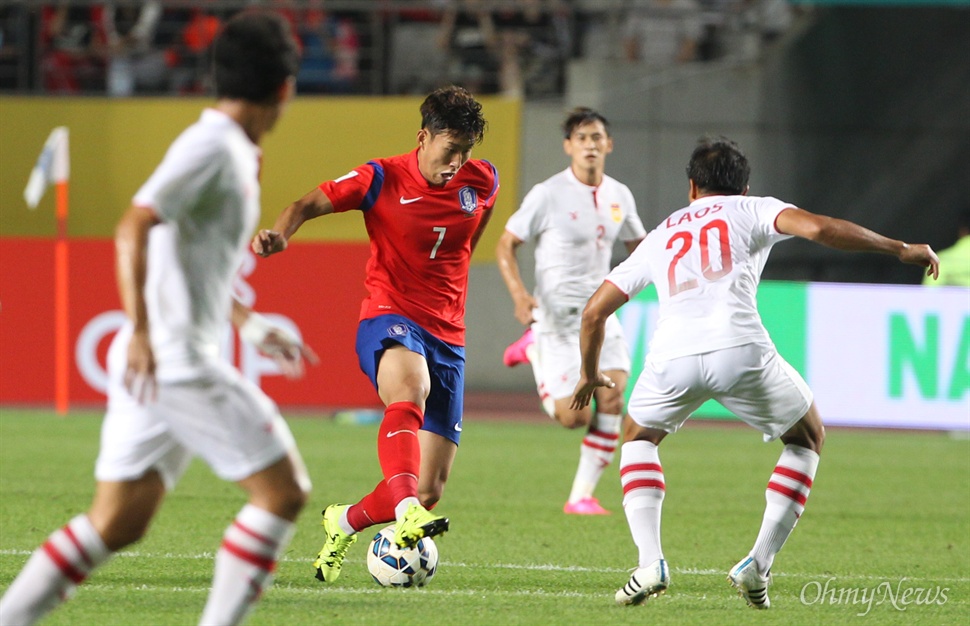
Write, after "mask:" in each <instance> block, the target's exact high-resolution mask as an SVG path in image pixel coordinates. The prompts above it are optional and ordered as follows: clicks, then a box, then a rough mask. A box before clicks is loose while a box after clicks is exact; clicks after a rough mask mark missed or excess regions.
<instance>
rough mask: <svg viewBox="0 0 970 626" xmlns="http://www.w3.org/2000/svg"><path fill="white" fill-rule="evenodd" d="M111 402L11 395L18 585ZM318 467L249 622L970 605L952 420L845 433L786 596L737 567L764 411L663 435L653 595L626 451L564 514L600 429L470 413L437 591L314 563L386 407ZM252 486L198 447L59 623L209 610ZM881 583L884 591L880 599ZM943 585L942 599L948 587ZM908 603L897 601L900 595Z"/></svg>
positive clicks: (822, 612) (341, 435)
mask: <svg viewBox="0 0 970 626" xmlns="http://www.w3.org/2000/svg"><path fill="white" fill-rule="evenodd" d="M99 426H100V415H99V414H91V413H77V414H73V415H72V416H71V417H70V418H67V419H59V418H56V417H54V416H53V415H52V414H50V413H46V412H40V411H20V410H11V409H3V410H0V589H3V588H6V586H7V585H8V584H9V583H10V581H11V580H12V579H13V577H14V576H15V575H16V573H17V571H18V570H19V569H20V567H21V566H22V565H23V563H24V562H25V561H26V559H27V557H28V555H29V553H30V552H31V551H32V550H33V549H34V548H35V547H36V546H37V545H39V544H40V543H41V542H43V540H44V539H45V538H46V536H47V535H48V534H49V533H50V532H51V531H52V530H54V529H55V528H57V527H59V526H61V525H63V524H64V523H65V522H66V521H67V520H68V519H69V518H70V517H72V516H73V515H74V514H76V513H77V512H79V511H82V510H84V509H85V508H86V507H87V505H88V503H89V499H90V496H91V489H92V485H93V482H92V480H93V479H92V471H93V462H94V458H95V455H96V454H97V444H98V430H99ZM291 426H292V429H293V432H294V434H295V435H296V438H297V441H298V442H299V444H300V448H301V450H302V452H303V455H304V457H305V459H306V461H307V464H308V466H309V468H310V471H311V474H312V477H313V479H314V495H313V497H312V502H311V505H310V507H309V508H308V509H307V511H306V512H305V513H304V515H303V516H302V517H301V519H300V521H299V530H298V533H297V535H296V538H295V539H294V541H293V543H292V544H291V546H290V549H289V550H288V551H287V553H286V555H285V556H284V558H283V559H282V560H281V562H280V566H279V570H278V575H277V581H276V585H274V587H273V588H272V589H271V590H270V591H269V592H267V594H266V596H265V597H264V599H263V601H262V603H261V604H260V606H259V608H258V609H257V611H256V612H255V613H254V614H253V615H252V617H251V618H250V620H249V623H250V624H279V625H299V624H317V623H328V624H374V625H378V624H394V625H395V626H397V625H406V624H420V625H430V624H445V625H451V624H456V625H457V624H461V625H473V624H489V625H491V624H496V625H500V624H610V625H611V626H612V625H622V624H650V625H651V626H654V625H663V624H785V625H792V624H866V625H869V624H961V625H965V624H967V623H970V441H968V440H966V439H953V438H950V437H948V436H947V435H943V434H934V433H910V434H904V433H886V432H868V431H859V430H830V432H829V436H828V440H827V443H826V449H825V451H824V454H823V457H822V462H821V465H820V467H819V472H818V476H817V479H816V483H815V488H814V490H813V492H812V496H811V498H810V499H809V502H808V507H807V509H806V512H805V514H804V515H803V517H802V519H801V521H800V523H799V526H798V528H797V529H796V530H795V533H794V534H793V535H792V538H791V539H790V540H789V542H788V544H787V545H786V546H785V549H784V550H783V551H782V552H781V554H780V555H779V556H778V558H777V559H776V561H775V567H774V585H773V586H772V587H771V600H772V608H771V610H770V611H766V612H756V611H753V610H751V609H748V608H747V607H746V606H745V605H744V602H743V601H742V600H740V599H739V598H738V597H737V596H736V595H735V593H734V591H733V590H732V589H731V587H730V586H729V585H728V583H727V582H725V574H726V571H727V569H728V568H729V567H730V566H731V565H733V564H734V563H735V562H736V561H737V560H738V559H740V558H741V557H742V556H744V555H745V554H746V553H747V551H748V549H749V548H750V546H751V543H752V542H753V540H754V537H755V534H756V533H757V529H758V525H759V523H760V518H761V513H762V508H763V506H764V487H765V484H766V483H767V480H768V476H769V474H770V472H771V469H772V468H773V467H774V463H775V461H776V460H777V458H778V454H779V453H780V445H779V444H777V443H775V444H771V445H765V444H762V443H761V441H760V435H758V434H757V433H755V432H754V431H752V430H748V429H744V428H737V427H729V426H709V425H703V424H701V423H699V422H698V423H688V425H687V427H686V428H685V429H684V430H683V431H681V432H680V433H678V434H677V435H676V436H673V437H670V438H668V439H667V441H665V442H664V444H663V446H662V447H661V458H662V460H663V463H664V472H665V476H666V481H667V490H668V491H667V497H666V500H665V503H664V521H663V540H664V551H665V556H666V558H667V560H668V562H669V563H670V567H671V579H672V585H671V587H670V589H669V591H668V593H667V595H666V596H664V597H661V598H659V599H657V600H653V601H650V602H648V603H647V604H646V605H645V606H642V607H632V608H626V607H624V608H621V607H617V606H615V605H614V604H613V593H614V591H615V590H616V589H617V588H618V587H619V586H621V585H622V584H623V583H624V582H626V579H627V577H628V570H629V569H630V568H632V567H634V566H635V565H636V551H635V548H634V546H633V543H632V541H631V539H630V536H629V531H628V529H627V527H626V522H625V518H624V517H623V515H622V512H621V507H620V489H619V480H618V478H617V470H616V467H615V466H613V467H611V468H609V469H608V470H607V474H606V476H605V477H604V479H603V482H602V484H601V487H600V489H599V493H598V495H599V496H600V500H601V502H602V503H603V504H604V506H606V507H607V508H609V509H611V510H613V511H615V513H614V514H613V515H610V516H604V517H598V518H579V517H575V516H565V515H563V514H562V512H561V508H562V504H563V501H564V498H565V495H566V493H567V491H568V488H569V484H570V482H571V480H572V475H573V471H574V469H575V463H576V459H577V450H578V446H579V434H578V433H576V432H569V431H566V430H564V429H561V428H558V427H556V426H554V425H553V424H551V423H549V422H548V421H543V420H540V419H539V418H538V417H537V418H536V419H535V420H534V421H531V422H528V423H521V422H495V421H478V420H475V419H474V418H473V416H472V417H471V418H469V419H466V422H465V430H464V433H463V444H462V447H461V451H460V452H459V454H458V458H457V461H456V463H455V467H454V471H453V474H452V479H451V481H450V483H449V486H448V490H447V491H446V494H445V498H444V500H443V502H442V504H441V507H440V511H442V512H443V513H445V514H447V515H448V516H449V517H450V518H451V520H452V530H451V532H449V533H448V534H446V535H444V536H443V537H442V538H440V539H439V540H438V546H439V549H440V551H441V562H440V565H439V571H438V573H437V576H436V577H435V579H434V581H432V582H431V583H430V584H429V585H428V586H427V587H425V588H423V589H403V590H398V589H381V588H379V587H378V586H376V585H375V584H374V583H373V582H372V581H371V580H370V578H369V575H368V574H367V571H366V567H365V564H364V552H365V546H364V544H365V543H366V541H364V539H369V536H366V535H362V540H361V541H360V542H358V544H357V545H355V546H353V548H352V549H351V552H350V555H349V557H348V560H347V562H346V564H345V567H344V574H343V576H342V578H341V580H340V581H339V582H338V583H336V584H334V585H332V586H324V585H323V583H320V582H318V581H316V580H315V579H314V578H313V576H312V573H313V572H312V569H311V566H310V561H312V559H313V557H314V555H315V553H316V551H317V550H318V549H319V547H320V544H321V542H322V534H321V531H320V529H319V526H318V521H319V510H320V509H321V508H322V507H323V506H324V505H326V504H328V503H331V502H335V501H347V500H350V499H352V498H356V497H359V496H361V495H363V494H364V493H365V492H366V491H367V490H369V489H370V488H371V487H373V485H374V484H375V483H376V481H377V480H378V479H379V473H378V469H377V462H376V454H375V451H374V439H375V436H376V432H377V431H376V427H375V426H356V425H341V424H335V423H333V422H331V421H328V420H314V419H303V418H300V419H294V420H291ZM242 502H243V497H242V494H241V492H239V491H238V490H237V488H236V487H235V486H233V485H227V484H224V483H222V482H221V481H219V480H218V479H216V478H215V477H214V476H213V475H212V474H211V473H210V472H209V470H208V468H206V467H205V466H204V465H202V464H201V463H198V462H197V463H195V464H193V466H192V467H191V468H190V470H189V472H188V474H187V475H186V476H185V478H184V479H183V481H182V483H181V484H180V485H179V487H178V489H176V490H175V492H174V493H173V494H171V496H170V497H169V499H168V501H167V502H166V504H165V506H164V507H163V509H162V512H161V514H160V515H159V517H158V518H157V520H156V521H155V524H154V526H153V528H152V531H151V532H150V534H149V536H148V538H146V539H145V540H144V541H143V542H141V543H140V544H137V545H136V546H133V547H132V548H131V549H130V550H128V551H126V552H124V553H122V554H120V555H118V556H117V557H116V558H115V559H114V560H113V561H111V562H110V563H108V564H107V565H106V566H104V567H103V568H102V569H100V570H99V571H98V572H96V573H95V574H94V575H93V576H92V577H91V578H90V579H89V580H88V582H87V583H86V584H85V585H84V586H83V587H82V588H81V589H80V590H79V591H78V594H77V595H76V597H75V598H74V600H72V601H71V602H70V603H68V604H66V605H64V606H63V607H61V608H60V609H58V610H57V611H56V612H55V613H54V614H52V615H51V616H50V618H49V619H48V620H47V622H45V623H47V624H72V625H77V624H81V625H87V624H91V625H99V626H100V625H115V624H117V625H127V624H152V625H155V624H158V625H164V624H195V623H196V622H197V620H198V616H199V615H200V613H201V609H202V605H203V603H204V601H205V596H206V593H207V589H208V584H209V580H210V577H211V574H212V553H213V551H214V550H215V549H216V548H217V546H218V544H219V541H220V538H221V535H222V532H223V530H224V528H225V526H226V525H227V524H228V522H229V521H230V520H231V518H232V517H233V516H234V515H235V513H236V511H237V510H238V509H239V508H240V506H241V505H242ZM870 598H871V599H872V600H873V601H872V602H871V604H870V603H869V599H870ZM928 599H930V600H935V601H933V602H927V600H928ZM894 602H895V603H894Z"/></svg>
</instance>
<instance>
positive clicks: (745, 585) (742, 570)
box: [728, 556, 771, 609]
mask: <svg viewBox="0 0 970 626" xmlns="http://www.w3.org/2000/svg"><path fill="white" fill-rule="evenodd" d="M728 581H729V582H730V583H731V584H732V585H733V586H734V588H735V589H737V590H738V595H739V596H741V597H742V598H744V601H745V602H747V603H748V606H750V607H753V608H756V609H767V608H768V607H770V606H771V600H769V599H768V585H770V584H771V572H768V574H766V575H764V576H762V575H761V573H760V572H759V571H758V564H757V563H755V562H754V558H752V557H750V556H749V557H745V558H744V559H741V562H740V563H738V564H737V565H735V566H734V567H732V568H731V571H730V572H728Z"/></svg>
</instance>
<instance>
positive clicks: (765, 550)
mask: <svg viewBox="0 0 970 626" xmlns="http://www.w3.org/2000/svg"><path fill="white" fill-rule="evenodd" d="M818 459H819V456H818V454H816V453H815V452H812V451H811V450H809V449H808V448H803V447H801V446H795V445H791V444H789V445H786V446H785V449H784V450H783V451H782V453H781V458H779V459H778V464H777V465H776V466H775V470H774V471H773V472H772V473H771V479H770V480H769V481H768V488H767V489H766V490H765V500H766V502H767V505H766V506H765V514H764V518H763V520H762V522H761V530H760V531H759V532H758V539H757V540H756V541H755V543H754V547H753V548H752V549H751V552H750V556H751V557H753V558H754V560H755V562H756V563H757V565H758V571H759V572H760V573H761V574H762V575H764V574H766V573H767V572H768V570H770V569H771V564H772V562H773V561H774V560H775V555H776V554H778V552H779V551H780V550H781V548H782V546H783V545H785V541H787V540H788V536H789V535H791V532H792V530H793V529H794V528H795V524H797V523H798V518H799V517H800V516H801V514H802V511H804V510H805V501H806V500H808V494H809V493H810V492H811V490H812V483H813V481H814V480H815V471H816V469H818Z"/></svg>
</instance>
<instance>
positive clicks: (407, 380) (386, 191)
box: [252, 87, 498, 582]
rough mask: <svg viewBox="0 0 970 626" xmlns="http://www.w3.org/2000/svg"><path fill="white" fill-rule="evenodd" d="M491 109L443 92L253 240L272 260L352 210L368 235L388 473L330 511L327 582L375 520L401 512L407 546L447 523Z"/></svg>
mask: <svg viewBox="0 0 970 626" xmlns="http://www.w3.org/2000/svg"><path fill="white" fill-rule="evenodd" d="M481 108H482V107H481V105H480V104H479V103H478V102H476V101H475V100H474V98H472V96H471V94H469V93H468V92H467V91H465V90H464V89H462V88H460V87H444V88H441V89H438V90H437V91H435V92H433V93H432V94H431V95H429V96H428V97H427V98H426V99H425V100H424V102H423V103H422V105H421V128H420V130H418V134H417V143H418V146H417V148H416V149H415V150H412V151H411V152H408V153H406V154H401V155H398V156H393V157H389V158H384V159H375V160H373V161H369V162H368V163H366V164H364V165H361V166H360V167H358V168H356V169H354V170H351V171H350V172H348V173H347V174H345V175H343V176H341V177H340V178H338V179H336V180H332V181H329V182H325V183H323V184H321V185H320V186H319V187H317V188H316V189H314V190H312V191H311V192H309V193H308V194H306V195H305V196H304V197H303V198H301V199H299V200H297V201H296V202H294V203H293V204H291V205H290V206H288V207H287V208H286V209H284V210H283V213H282V214H280V217H279V218H278V219H277V220H276V223H275V224H274V226H273V229H272V230H261V231H259V233H258V234H257V236H256V237H255V238H254V239H253V244H252V245H253V251H254V252H256V253H257V254H259V255H262V256H269V255H271V254H273V253H276V252H280V251H282V250H285V249H286V246H287V242H288V240H289V239H290V237H292V236H293V233H295V232H296V231H297V229H298V228H299V227H300V225H301V224H303V223H304V222H305V221H307V220H309V219H313V218H316V217H320V216H321V215H329V214H331V213H339V212H343V211H354V210H356V211H360V212H361V213H363V217H364V225H365V226H366V228H367V234H368V236H369V237H370V247H371V257H370V259H369V260H368V262H367V278H366V279H365V286H366V287H367V292H368V296H367V298H366V299H365V300H364V302H363V305H362V306H361V312H360V324H359V326H358V329H357V357H358V359H359V362H360V368H361V370H363V372H364V373H365V374H367V376H368V378H370V380H371V383H373V385H374V387H375V389H377V393H378V395H379V396H380V398H381V401H382V402H383V403H384V405H385V406H386V408H385V410H384V418H383V421H382V422H381V427H380V431H379V433H378V439H377V457H378V460H379V461H380V466H381V472H382V473H383V475H384V479H383V480H381V482H379V483H378V484H377V487H375V489H374V490H373V491H372V492H371V493H369V494H368V495H366V496H364V497H363V499H361V500H360V501H359V502H357V503H356V504H354V505H353V506H348V505H331V506H329V507H327V508H326V509H325V510H324V512H323V521H322V524H323V527H324V531H325V532H326V534H327V540H326V543H325V544H324V546H323V549H322V550H320V553H319V555H318V557H317V560H316V561H315V562H314V567H315V568H316V570H317V578H319V579H320V580H323V581H326V582H333V581H335V580H336V579H337V577H338V576H340V569H341V566H342V564H343V560H344V557H345V555H346V553H347V549H348V548H349V547H350V545H351V544H352V543H354V542H355V541H356V540H357V534H356V533H357V532H359V531H361V530H364V529H365V528H368V527H370V526H373V525H375V524H380V523H384V522H389V521H392V520H396V521H397V524H396V532H395V541H396V543H397V544H398V545H399V546H402V547H403V546H412V545H414V544H415V543H417V541H418V540H419V539H421V538H422V537H431V536H434V535H437V534H439V533H442V532H444V531H446V530H448V525H449V522H448V519H447V518H445V517H441V516H438V515H435V514H434V513H431V512H430V511H429V510H428V509H429V508H431V507H432V506H433V505H434V504H436V503H437V502H438V500H439V499H440V498H441V494H442V492H443V491H444V487H445V482H446V481H447V480H448V475H449V473H450V472H451V466H452V463H453V462H454V459H455V453H456V452H457V450H458V440H459V437H460V436H461V428H462V426H461V418H462V411H463V404H464V385H465V348H464V345H465V296H466V293H467V291H468V266H469V262H470V260H471V255H472V251H473V250H474V249H475V245H476V244H477V243H478V239H479V237H480V236H481V234H482V231H483V230H484V228H485V225H486V224H487V223H488V220H489V218H490V217H491V214H492V206H493V205H494V204H495V198H496V193H497V191H498V174H497V173H496V171H495V168H494V167H493V166H492V164H491V163H489V162H487V161H481V160H474V159H471V151H472V148H473V147H474V146H475V144H477V143H479V142H480V141H481V140H482V134H483V133H484V131H485V118H484V117H483V116H482V112H481Z"/></svg>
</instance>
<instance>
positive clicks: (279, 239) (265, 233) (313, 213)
mask: <svg viewBox="0 0 970 626" xmlns="http://www.w3.org/2000/svg"><path fill="white" fill-rule="evenodd" d="M330 213H333V203H332V202H330V198H328V197H327V194H325V193H323V192H322V191H320V189H319V187H318V188H315V189H313V191H311V192H310V193H308V194H306V195H305V196H303V197H302V198H300V199H299V200H297V201H296V202H294V203H293V204H291V205H290V206H288V207H286V208H285V209H283V212H282V213H280V216H279V217H278V218H276V223H275V224H273V228H272V229H265V228H264V229H261V230H260V231H259V232H257V233H256V236H255V237H253V243H252V249H253V252H254V253H256V254H258V255H259V256H261V257H268V256H269V255H271V254H276V253H277V252H282V251H283V250H286V245H287V242H288V241H289V240H290V237H292V236H293V233H295V232H296V231H297V230H299V228H300V226H302V225H303V222H306V221H307V220H312V219H313V218H315V217H320V216H321V215H329V214H330Z"/></svg>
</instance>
